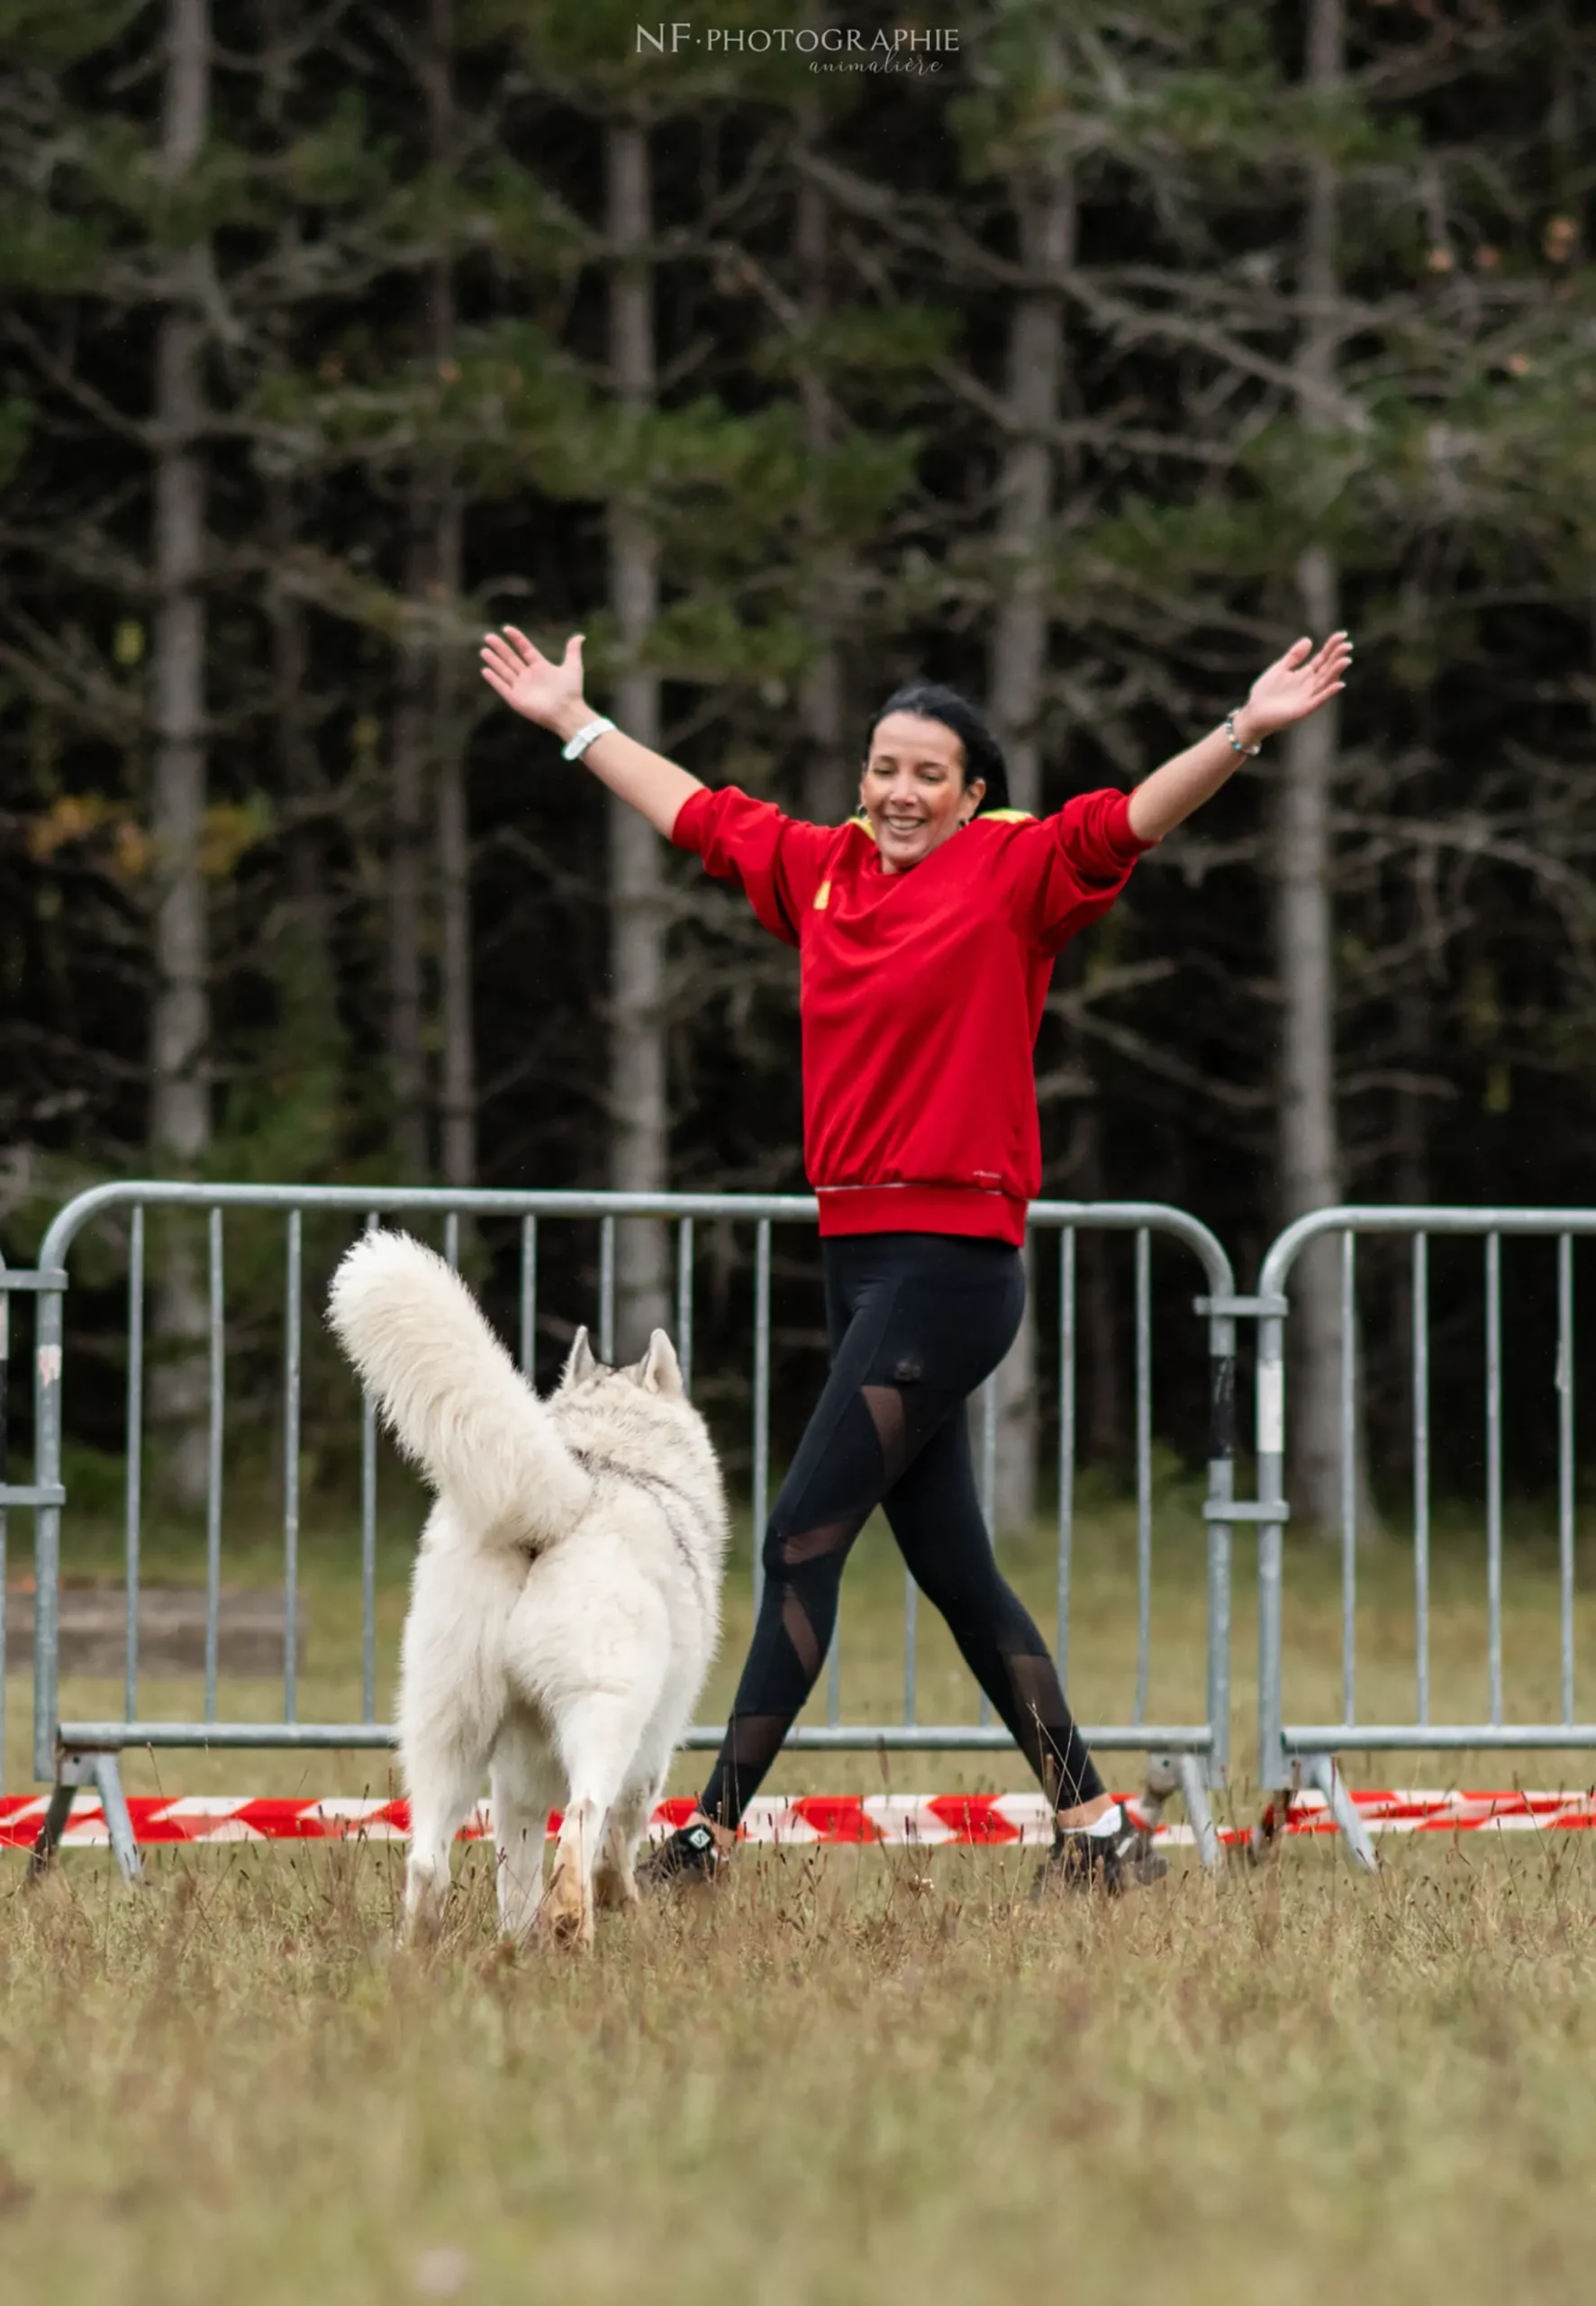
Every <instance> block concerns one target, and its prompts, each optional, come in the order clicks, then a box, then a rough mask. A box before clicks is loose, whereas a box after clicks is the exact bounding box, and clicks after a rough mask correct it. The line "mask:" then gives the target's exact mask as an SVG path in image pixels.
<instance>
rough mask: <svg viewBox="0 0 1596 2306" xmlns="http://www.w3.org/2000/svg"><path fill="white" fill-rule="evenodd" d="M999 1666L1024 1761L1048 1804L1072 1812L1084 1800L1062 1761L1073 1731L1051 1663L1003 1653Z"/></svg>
mask: <svg viewBox="0 0 1596 2306" xmlns="http://www.w3.org/2000/svg"><path fill="white" fill-rule="evenodd" d="M1003 1664H1004V1666H1005V1667H1006V1669H1007V1671H1008V1675H1009V1681H1010V1684H1011V1687H1012V1689H1013V1692H1014V1702H1015V1706H1016V1707H1017V1709H1018V1711H1019V1713H1020V1722H1021V1725H1022V1726H1023V1729H1024V1730H1025V1732H1026V1734H1025V1735H1024V1736H1023V1737H1021V1739H1020V1744H1021V1746H1022V1748H1024V1749H1025V1752H1026V1758H1027V1759H1028V1760H1029V1763H1030V1765H1031V1767H1032V1768H1033V1769H1034V1770H1035V1771H1036V1773H1037V1775H1038V1778H1040V1780H1041V1782H1042V1787H1043V1790H1044V1792H1045V1793H1047V1799H1048V1800H1049V1802H1054V1803H1055V1804H1056V1806H1057V1807H1058V1808H1059V1809H1061V1810H1070V1809H1074V1808H1075V1805H1076V1804H1077V1803H1078V1802H1080V1801H1082V1800H1083V1798H1084V1793H1083V1789H1082V1787H1081V1786H1080V1785H1079V1784H1076V1783H1075V1771H1073V1770H1072V1769H1071V1767H1070V1765H1069V1762H1068V1760H1067V1759H1066V1755H1067V1754H1068V1752H1069V1748H1070V1741H1071V1739H1073V1738H1075V1723H1074V1721H1073V1720H1072V1719H1071V1717H1070V1711H1069V1708H1068V1706H1067V1705H1066V1703H1065V1699H1064V1692H1063V1690H1062V1689H1061V1688H1060V1686H1059V1682H1058V1675H1057V1672H1056V1669H1055V1667H1054V1664H1053V1660H1052V1658H1051V1657H1047V1655H1046V1654H1045V1653H1044V1654H1043V1655H1042V1656H1040V1657H1036V1656H1027V1655H1024V1654H1019V1655H1016V1654H1015V1653H1014V1652H1012V1651H1009V1650H1005V1651H1004V1653H1003Z"/></svg>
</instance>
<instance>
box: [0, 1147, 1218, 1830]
mask: <svg viewBox="0 0 1596 2306" xmlns="http://www.w3.org/2000/svg"><path fill="white" fill-rule="evenodd" d="M173 1209H186V1210H189V1211H198V1212H204V1218H205V1225H206V1236H205V1238H206V1266H207V1276H206V1278H207V1289H206V1303H207V1318H208V1332H207V1339H206V1348H205V1350H206V1362H207V1370H208V1412H207V1443H208V1447H207V1481H206V1503H205V1595H206V1614H205V1634H204V1699H203V1708H202V1718H201V1719H200V1720H160V1719H150V1718H146V1717H145V1716H144V1715H143V1714H141V1710H140V1657H139V1632H140V1629H139V1598H140V1577H141V1533H142V1526H143V1501H142V1494H141V1484H142V1478H143V1473H142V1435H143V1424H144V1407H145V1398H144V1397H145V1298H146V1272H145V1262H146V1215H147V1212H150V1211H155V1210H161V1211H169V1210H173ZM246 1210H252V1211H262V1210H265V1211H280V1212H282V1215H283V1218H284V1240H283V1292H284V1308H285V1311H284V1347H283V1389H282V1404H283V1451H282V1455H283V1466H282V1481H283V1602H284V1613H283V1645H284V1647H283V1658H284V1672H283V1704H282V1712H281V1719H280V1720H272V1721H266V1722H262V1721H241V1720H226V1719H223V1718H221V1716H220V1715H219V1711H218V1651H219V1638H218V1623H219V1602H220V1594H221V1566H222V1536H223V1531H222V1522H223V1510H224V1502H225V1501H224V1493H223V1480H222V1475H223V1439H224V1427H225V1405H226V1396H227V1366H228V1361H227V1317H226V1293H225V1231H224V1229H225V1224H226V1220H227V1218H228V1215H229V1213H230V1212H240V1211H246ZM325 1211H339V1212H345V1213H346V1214H347V1215H349V1217H350V1218H351V1219H352V1220H355V1221H357V1222H358V1221H362V1220H363V1221H365V1222H366V1223H367V1225H371V1224H375V1223H376V1221H377V1220H378V1218H379V1217H382V1216H390V1217H391V1216H398V1215H406V1216H409V1217H412V1218H421V1217H430V1218H432V1219H434V1220H437V1219H441V1220H442V1221H443V1228H444V1239H445V1248H446V1253H447V1254H448V1255H449V1257H450V1259H451V1261H454V1260H455V1259H456V1258H457V1257H458V1246H459V1238H460V1236H459V1229H460V1225H461V1221H462V1220H467V1221H470V1220H476V1219H489V1218H499V1219H512V1220H514V1221H517V1223H518V1224H519V1228H520V1243H521V1260H520V1348H521V1366H522V1367H523V1369H530V1366H531V1359H532V1344H533V1339H534V1334H535V1328H536V1321H537V1297H538V1281H539V1252H540V1228H542V1227H544V1226H547V1225H549V1224H550V1223H553V1222H556V1221H559V1222H569V1221H577V1220H581V1221H588V1222H596V1224H597V1227H598V1236H599V1239H598V1248H599V1257H598V1281H599V1285H598V1298H599V1303H598V1308H597V1322H596V1328H597V1334H598V1343H599V1349H600V1354H601V1357H605V1358H607V1357H610V1355H611V1353H612V1345H613V1333H614V1321H615V1300H616V1257H615V1242H616V1228H617V1226H618V1225H619V1224H620V1223H621V1222H623V1221H627V1220H636V1219H654V1220H664V1221H667V1222H669V1223H670V1224H672V1225H673V1226H674V1228H675V1232H676V1328H677V1333H678V1334H677V1342H678V1350H679V1355H680V1358H681V1362H682V1366H683V1371H684V1375H685V1376H686V1377H687V1379H688V1382H689V1384H691V1380H692V1371H693V1330H694V1226H695V1225H696V1224H699V1223H701V1222H703V1221H731V1222H734V1223H736V1224H739V1225H744V1226H748V1227H751V1229H752V1230H753V1234H754V1272H753V1312H754V1317H753V1336H752V1339H751V1341H750V1342H751V1357H752V1386H751V1394H752V1435H751V1440H752V1475H753V1478H752V1510H753V1525H754V1557H755V1559H754V1576H755V1585H756V1596H757V1586H758V1580H759V1576H760V1568H759V1551H760V1544H759V1541H760V1538H761V1536H762V1534H763V1530H764V1525H765V1520H766V1507H767V1504H768V1489H769V1478H770V1375H771V1242H772V1230H773V1228H774V1227H775V1226H778V1225H793V1226H812V1224H813V1221H814V1217H815V1204H814V1203H813V1201H812V1200H811V1199H809V1198H808V1197H807V1196H803V1195H795V1194H787V1195H768V1196H758V1195H748V1194H659V1195H648V1194H615V1193H495V1192H481V1191H479V1192H463V1191H462V1192H454V1191H448V1190H438V1189H434V1190H422V1189H415V1190H409V1191H406V1190H403V1189H374V1188H370V1187H365V1186H349V1187H343V1186H309V1185H192V1184H171V1183H130V1184H117V1185H101V1186H97V1187H95V1188H94V1189H92V1190H91V1191H89V1192H86V1193H84V1194H79V1195H78V1196H77V1198H76V1199H75V1200H74V1201H72V1202H70V1203H68V1205H67V1206H66V1207H65V1208H64V1209H63V1210H61V1212H59V1215H58V1216H57V1217H56V1219H55V1221H54V1222H53V1223H52V1224H51V1226H50V1230H49V1231H48V1233H47V1234H46V1236H45V1239H44V1241H43V1243H42V1245H41V1249H40V1254H39V1267H38V1270H37V1272H33V1273H29V1274H18V1273H16V1272H14V1271H13V1272H11V1273H9V1274H5V1273H0V1314H3V1311H4V1307H5V1303H6V1295H5V1293H6V1291H7V1290H8V1289H17V1288H23V1289H27V1290H30V1291H32V1292H35V1293H36V1294H37V1298H38V1316H37V1345H36V1352H35V1357H34V1360H35V1394H34V1400H35V1451H36V1457H35V1467H36V1473H35V1480H34V1482H33V1484H31V1485H29V1486H26V1487H15V1488H12V1489H10V1490H5V1489H3V1488H0V1512H3V1509H4V1507H5V1505H6V1504H7V1503H11V1504H18V1505H26V1506H30V1507H32V1510H33V1512H34V1515H35V1563H36V1590H35V1612H36V1613H35V1628H34V1646H33V1730H34V1767H35V1771H36V1773H37V1775H38V1776H39V1777H40V1778H41V1779H42V1780H46V1781H50V1782H53V1784H54V1787H55V1793H54V1795H53V1797H52V1800H51V1804H50V1813H49V1818H48V1820H47V1822H46V1827H45V1829H44V1832H43V1834H42V1835H41V1846H40V1857H41V1862H42V1859H43V1858H45V1857H48V1855H49V1853H50V1850H51V1849H52V1848H53V1847H54V1846H55V1843H56V1842H57V1841H58V1840H59V1835H60V1833H61V1831H62V1829H63V1828H64V1826H65V1823H66V1820H67V1818H68V1814H69V1811H70V1809H71V1804H72V1799H73V1793H74V1791H75V1789H76V1788H77V1787H78V1786H82V1785H92V1786H93V1787H94V1788H95V1790H96V1791H97V1793H98V1794H99V1797H100V1799H101V1801H102V1802H103V1803H104V1811H105V1817H106V1822H107V1826H108V1827H109V1829H110V1830H111V1834H112V1838H113V1846H114V1848H115V1849H116V1853H117V1857H118V1859H119V1861H120V1863H121V1864H122V1868H123V1871H124V1872H125V1873H127V1874H129V1875H133V1874H135V1873H136V1872H137V1868H138V1857H137V1852H136V1850H135V1848H134V1846H133V1840H132V1835H131V1827H130V1825H129V1823H128V1817H127V1811H126V1805H125V1802H124V1801H123V1798H122V1785H121V1777H120V1770H119V1766H118V1757H119V1756H120V1754H121V1753H122V1751H123V1750H125V1749H126V1748H130V1747H138V1748H267V1749H270V1748H294V1749H300V1750H304V1749H308V1748H319V1749H351V1748H385V1747H391V1746H392V1744H393V1733H392V1731H391V1730H389V1728H388V1727H387V1726H386V1725H385V1724H384V1723H382V1722H379V1721H378V1720H377V1719H376V1563H377V1545H376V1463H377V1458H376V1424H375V1421H374V1417H373V1413H372V1411H371V1407H370V1404H369V1403H366V1404H365V1405H364V1408H363V1419H362V1438H361V1502H360V1566H361V1687H362V1709H361V1717H360V1719H359V1720H358V1721H306V1720H300V1719H299V1718H298V1716H299V1705H298V1659H297V1649H296V1643H297V1626H298V1586H299V1542H300V1506H301V1498H300V1482H301V1474H300V1438H301V1410H302V1392H303V1372H304V1362H303V1335H304V1320H305V1312H306V1308H305V1304H304V1220H305V1217H306V1215H307V1214H310V1213H312V1212H325ZM113 1212H114V1213H116V1214H118V1215H119V1216H120V1217H122V1218H123V1219H124V1220H125V1222H126V1227H127V1343H128V1355H127V1411H126V1459H125V1464H126V1473H125V1498H124V1516H123V1518H124V1521H125V1532H126V1536H125V1584H126V1628H127V1631H126V1670H125V1677H124V1690H123V1705H122V1715H121V1717H120V1718H119V1719H112V1720H63V1719H62V1718H61V1716H60V1711H59V1702H58V1693H59V1679H60V1676H59V1624H60V1597H61V1525H62V1514H63V1512H64V1511H65V1510H66V1509H67V1507H68V1495H67V1492H66V1490H65V1489H64V1487H63V1485H62V1386H63V1380H64V1378H65V1377H66V1376H67V1375H68V1374H69V1372H68V1369H67V1367H66V1366H64V1346H65V1329H64V1296H65V1293H66V1291H67V1288H68V1269H67V1268H68V1259H69V1257H70V1253H71V1251H72V1248H73V1245H74V1243H75V1242H76V1241H77V1238H78V1236H79V1235H80V1234H81V1233H82V1232H83V1230H84V1229H85V1228H86V1226H88V1225H89V1224H90V1223H91V1222H92V1221H94V1220H95V1219H98V1218H104V1217H105V1216H107V1215H108V1214H111V1213H113ZM1029 1223H1030V1229H1031V1234H1032V1237H1033V1242H1035V1241H1038V1240H1039V1239H1044V1238H1047V1237H1048V1236H1056V1239H1057V1243H1058V1283H1059V1306H1060V1313H1059V1335H1058V1359H1059V1397H1058V1423H1059V1463H1058V1558H1057V1584H1056V1607H1057V1643H1058V1656H1059V1662H1060V1666H1061V1668H1062V1666H1063V1665H1064V1663H1065V1658H1066V1651H1067V1647H1068V1639H1069V1618H1070V1598H1071V1596H1070V1580H1071V1566H1072V1554H1073V1544H1074V1535H1075V1432H1076V1423H1075V1380H1076V1371H1077V1332H1076V1318H1075V1305H1076V1300H1075V1271H1076V1258H1075V1245H1076V1238H1077V1235H1078V1233H1079V1232H1080V1231H1082V1230H1101V1231H1113V1232H1121V1233H1123V1232H1129V1233H1130V1234H1132V1235H1133V1236H1134V1256H1135V1267H1134V1270H1135V1404H1136V1406H1135V1432H1136V1440H1135V1459H1136V1500H1137V1584H1138V1621H1137V1666H1136V1694H1135V1701H1134V1704H1133V1706H1132V1707H1131V1709H1130V1719H1129V1720H1120V1721H1114V1722H1107V1723H1098V1724H1091V1725H1084V1734H1085V1735H1086V1737H1087V1739H1088V1740H1089V1742H1090V1743H1091V1744H1092V1745H1093V1746H1094V1747H1097V1748H1100V1749H1106V1750H1121V1751H1133V1752H1147V1753H1148V1754H1149V1755H1150V1756H1153V1757H1157V1759H1158V1762H1159V1765H1160V1767H1161V1769H1162V1770H1163V1773H1164V1776H1165V1782H1166V1783H1173V1784H1178V1786H1179V1788H1180V1791H1181V1793H1182V1794H1183V1798H1184V1801H1185V1803H1186V1807H1187V1811H1188V1814H1189V1816H1190V1818H1191V1820H1192V1825H1193V1827H1194V1828H1195V1829H1196V1832H1197V1839H1198V1844H1199V1848H1200V1849H1201V1851H1202V1857H1203V1859H1204V1862H1205V1863H1206V1864H1210V1865H1212V1864H1215V1863H1217V1862H1218V1858H1219V1845H1218V1838H1217V1836H1216V1834H1215V1831H1214V1828H1213V1823H1212V1820H1211V1814H1210V1810H1209V1804H1208V1802H1207V1798H1206V1793H1207V1789H1208V1788H1210V1787H1211V1786H1213V1785H1215V1784H1219V1783H1220V1782H1221V1781H1222V1779H1223V1776H1224V1773H1225V1767H1226V1762H1227V1757H1228V1739H1229V1699H1230V1693H1229V1635H1230V1541H1231V1525H1232V1523H1233V1522H1234V1521H1238V1520H1252V1519H1255V1518H1256V1515H1257V1512H1258V1509H1257V1508H1256V1507H1255V1506H1248V1505H1245V1504H1238V1503H1236V1501H1235V1498H1234V1475H1233V1457H1232V1452H1233V1439H1234V1402H1235V1322H1236V1315H1237V1313H1238V1312H1246V1311H1247V1310H1249V1303H1248V1301H1241V1300H1238V1299H1236V1297H1235V1296H1234V1294H1233V1282H1232V1274H1231V1268H1230V1264H1229V1258H1228V1257H1227V1256H1226V1254H1225V1251H1224V1249H1223V1248H1221V1247H1220V1243H1219V1242H1218V1241H1217V1240H1216V1239H1215V1238H1214V1236H1213V1235H1212V1234H1211V1232H1209V1230H1207V1228H1206V1227H1205V1226H1203V1225H1202V1224H1200V1223H1199V1222H1198V1221H1197V1220H1195V1219H1194V1218H1192V1217H1190V1216H1188V1215H1186V1214H1185V1212H1183V1211H1180V1210H1176V1209H1172V1208H1167V1207H1165V1206H1164V1205H1162V1204H1159V1203H1066V1202H1043V1203H1037V1204H1035V1205H1034V1206H1033V1207H1032V1209H1031V1211H1030V1217H1029ZM1156 1236H1164V1237H1166V1238H1167V1239H1170V1240H1172V1241H1173V1242H1174V1243H1175V1244H1177V1245H1179V1246H1181V1247H1182V1248H1184V1249H1185V1250H1186V1251H1188V1252H1190V1253H1191V1255H1192V1256H1193V1257H1195V1258H1196V1260H1197V1263H1198V1265H1199V1266H1200V1268H1201V1270H1202V1278H1203V1280H1204V1282H1205V1284H1206V1290H1205V1294H1202V1295H1201V1296H1199V1297H1198V1298H1197V1299H1196V1300H1195V1307H1196V1310H1197V1312H1199V1314H1200V1315H1201V1316H1202V1320H1203V1323H1204V1331H1205V1339H1206V1349H1207V1359H1208V1395H1209V1402H1210V1440H1209V1457H1208V1467H1207V1495H1206V1500H1205V1503H1204V1509H1203V1511H1204V1516H1205V1521H1206V1526H1207V1657H1206V1675H1205V1702H1204V1711H1203V1718H1202V1719H1201V1720H1196V1721H1175V1722H1155V1721H1149V1720H1147V1703H1148V1691H1149V1646H1150V1628H1151V1615H1152V1596H1153V1575H1152V1534H1153V1487H1154V1484H1153V1451H1152V1419H1151V1403H1152V1295H1151V1285H1150V1259H1151V1244H1152V1240H1153V1239H1154V1237H1156ZM562 1310H567V1309H562ZM568 1310H571V1311H575V1310H576V1309H568ZM312 1312H313V1316H318V1315H319V1312H320V1307H319V1305H318V1306H315V1307H313V1309H312ZM4 1334H5V1332H4V1330H0V1339H3V1338H4ZM0 1375H3V1369H0ZM3 1403H4V1386H3V1385H0V1415H3V1413H4V1412H3ZM996 1438H997V1437H996V1415H995V1395H994V1392H993V1387H992V1386H991V1385H988V1387H987V1388H986V1389H985V1393H984V1400H983V1403H982V1408H981V1431H980V1437H979V1451H978V1455H979V1463H980V1466H981V1475H982V1487H983V1492H984V1503H985V1506H986V1510H987V1516H988V1520H989V1521H991V1518H992V1506H993V1494H994V1485H995V1473H996ZM3 1475H4V1460H3V1455H0V1477H3ZM3 1526H4V1525H3V1522H0V1536H3ZM918 1600H919V1596H918V1593H917V1592H916V1589H915V1587H914V1585H913V1583H912V1580H911V1579H909V1578H908V1577H907V1576H906V1577H905V1614H904V1644H903V1705H902V1720H901V1721H900V1722H897V1723H894V1724H888V1725H879V1726H878V1725H874V1724H865V1723H859V1722H851V1723H850V1722H848V1721H846V1720H843V1719H842V1716H841V1702H840V1648H839V1645H838V1644H834V1645H833V1648H832V1652H831V1656H830V1661H829V1666H828V1687H827V1707H826V1712H827V1719H826V1720H825V1722H824V1723H823V1724H821V1723H819V1722H812V1723H804V1724H802V1725H800V1726H798V1727H796V1728H795V1729H794V1730H793V1732H792V1734H791V1736H790V1738H789V1739H788V1741H787V1742H788V1744H789V1746H791V1747H793V1748H799V1749H801V1750H803V1749H810V1750H815V1749H819V1750H847V1749H859V1748H887V1749H888V1750H893V1749H897V1750H904V1749H908V1750H948V1749H958V1748H964V1749H975V1750H994V1749H1002V1748H1007V1747H1008V1746H1009V1744H1010V1739H1009V1736H1008V1732H1007V1731H1006V1730H1004V1729H1002V1727H1001V1726H999V1725H996V1724H994V1723H993V1722H992V1721H991V1720H990V1719H989V1718H988V1715H987V1709H986V1707H985V1705H984V1703H983V1708H982V1719H981V1720H980V1721H979V1722H976V1723H932V1722H922V1721H920V1719H919V1718H918V1712H919V1709H918V1703H917V1689H916V1672H917V1661H918ZM721 1735H722V1730H721V1726H720V1725H703V1726H698V1727H695V1728H694V1730H692V1731H691V1732H690V1734H689V1737H688V1739H687V1740H686V1742H687V1743H688V1744H689V1745H691V1746H693V1747H696V1748H713V1747H716V1746H718V1745H719V1743H720V1741H721Z"/></svg>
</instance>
